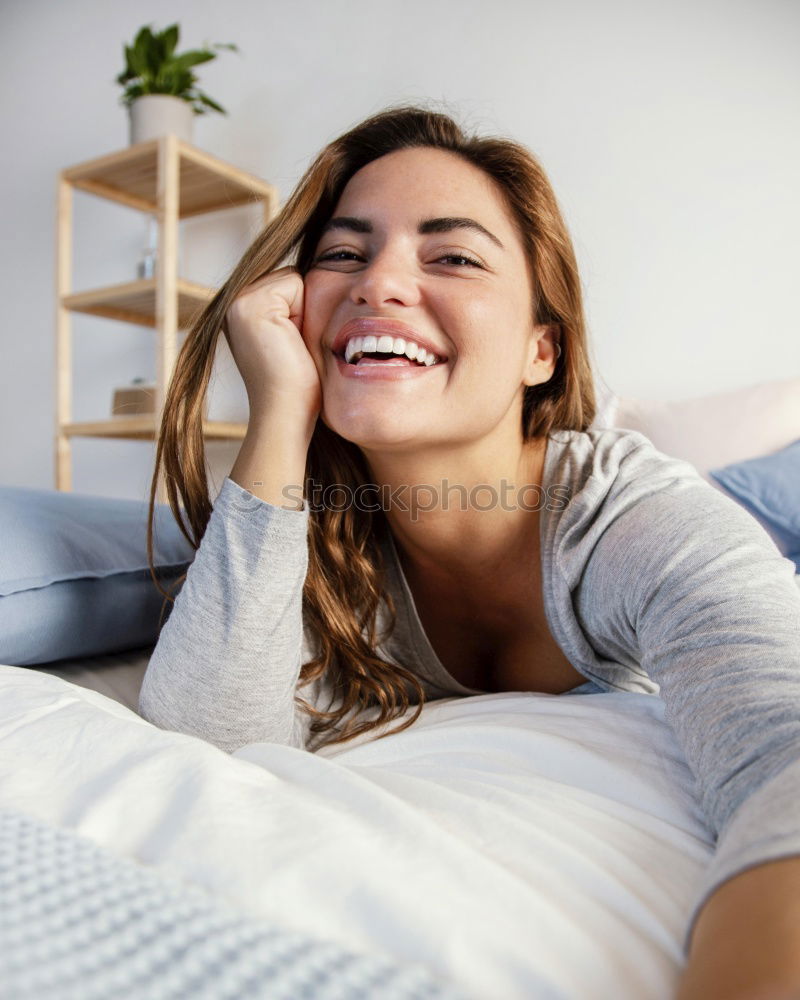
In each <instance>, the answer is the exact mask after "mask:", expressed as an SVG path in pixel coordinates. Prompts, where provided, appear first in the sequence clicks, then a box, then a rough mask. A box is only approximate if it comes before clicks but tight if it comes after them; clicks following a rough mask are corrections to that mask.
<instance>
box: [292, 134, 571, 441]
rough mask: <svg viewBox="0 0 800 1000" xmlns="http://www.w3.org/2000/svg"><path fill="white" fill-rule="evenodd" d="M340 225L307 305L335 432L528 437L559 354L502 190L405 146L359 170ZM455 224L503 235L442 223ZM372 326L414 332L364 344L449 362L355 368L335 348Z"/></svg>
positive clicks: (307, 284) (460, 164) (459, 163)
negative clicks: (347, 334) (541, 322)
mask: <svg viewBox="0 0 800 1000" xmlns="http://www.w3.org/2000/svg"><path fill="white" fill-rule="evenodd" d="M333 219H334V220H336V219H344V220H345V221H344V222H342V223H339V224H335V225H334V227H332V228H329V229H328V230H327V231H326V232H324V233H323V235H322V237H321V239H320V241H319V243H318V245H317V247H316V251H315V253H314V255H313V257H312V262H311V266H310V269H309V271H308V273H307V275H306V277H305V281H304V288H305V290H304V304H303V338H304V340H305V343H306V345H307V347H308V349H309V351H310V352H311V354H312V356H313V358H314V361H315V364H316V365H317V369H318V371H319V373H320V378H321V382H322V396H323V405H322V412H321V416H322V419H323V420H324V422H325V423H326V424H327V426H328V427H330V428H331V429H332V430H334V431H335V432H336V433H338V434H340V435H341V436H342V437H343V438H345V439H346V440H348V441H352V442H354V443H355V444H357V445H360V446H362V447H364V448H365V449H367V450H369V449H380V450H382V451H385V450H395V451H402V450H407V449H408V448H409V447H410V446H412V445H413V446H415V447H416V446H425V445H428V446H432V445H437V444H438V445H445V446H446V445H447V444H456V443H468V442H470V441H474V440H477V439H478V438H481V437H486V436H487V435H492V434H493V433H495V434H496V433H498V430H499V428H501V427H502V428H504V429H505V430H508V429H509V428H511V427H513V428H514V430H515V432H516V433H517V435H519V433H520V431H519V427H520V413H521V405H522V393H523V391H524V388H525V386H526V385H533V384H536V383H538V382H544V381H546V380H547V379H548V378H549V377H550V375H551V373H552V364H551V359H552V350H551V341H550V331H549V328H547V327H535V326H534V325H533V321H532V291H531V283H530V278H529V275H528V270H527V263H526V258H525V256H524V253H523V249H522V244H521V242H520V240H519V237H518V236H517V233H516V230H515V228H514V223H513V219H512V217H511V215H510V212H509V210H508V208H507V207H506V204H505V201H504V199H503V196H502V194H501V192H500V191H499V189H498V188H496V187H495V182H494V181H493V180H492V179H491V178H490V177H488V176H487V175H486V174H484V173H483V171H481V170H479V169H478V168H477V167H474V166H472V164H469V163H467V162H466V161H465V160H463V159H461V157H459V156H458V155H456V154H454V153H450V152H447V151H445V150H440V149H432V148H427V147H426V148H416V149H404V150H398V151H396V152H393V153H390V154H387V155H386V156H383V157H381V158H380V159H378V160H374V161H373V162H371V163H369V164H367V165H366V166H365V167H363V168H362V169H361V170H359V171H358V172H357V173H356V174H354V175H353V177H352V178H351V179H350V181H349V183H348V184H347V186H346V187H345V189H344V191H343V193H342V196H341V198H340V200H339V203H338V205H337V206H336V210H335V212H334V213H333ZM448 219H471V220H474V221H475V222H477V223H479V225H480V226H481V227H483V228H484V229H485V230H487V232H488V234H491V235H487V234H484V233H482V232H480V231H478V230H477V229H474V228H469V227H468V226H464V225H459V226H457V227H455V228H450V226H449V225H448V224H447V223H444V222H439V223H433V222H430V221H429V220H448ZM353 220H359V221H358V222H353ZM492 237H494V239H493V238H492ZM367 318H370V319H374V320H385V319H388V320H395V321H400V323H401V324H405V326H398V325H395V326H393V327H391V326H387V327H386V328H384V329H381V327H380V324H379V323H378V324H376V327H375V328H374V329H372V328H371V327H367V328H362V329H361V330H359V329H358V328H357V327H356V328H354V329H353V335H360V336H367V335H370V334H371V335H373V336H375V337H376V341H380V338H381V336H384V337H387V336H391V337H392V338H393V341H394V340H396V338H403V339H404V340H405V341H406V342H408V341H409V340H414V339H415V337H416V340H417V341H418V342H419V343H420V344H421V345H425V344H427V345H428V346H429V347H430V348H432V349H433V351H434V353H435V354H436V355H437V356H439V357H443V358H444V359H445V360H443V361H441V362H439V363H437V364H435V365H433V366H419V365H417V364H416V363H413V364H412V363H411V362H410V361H409V360H408V358H407V357H406V359H405V361H395V362H393V363H392V364H391V365H388V366H387V365H386V364H382V365H380V364H374V365H372V364H370V363H369V362H362V363H361V364H360V365H359V366H357V367H355V366H352V365H347V364H346V362H345V361H344V360H343V359H339V358H337V357H336V355H335V354H334V353H333V351H332V347H333V346H334V341H335V340H336V339H337V336H338V337H339V339H341V335H342V329H343V327H344V326H345V324H346V323H348V322H349V321H351V320H358V319H367ZM545 334H546V335H545ZM543 335H545V336H543ZM540 338H542V340H543V343H544V344H545V345H546V346H544V347H542V348H541V353H542V359H539V360H538V361H537V357H538V350H539V343H538V342H539V339H540ZM385 345H386V341H384V346H385ZM338 346H339V345H338V343H337V350H338ZM398 346H401V345H398ZM412 351H413V349H412ZM341 352H342V353H344V344H341Z"/></svg>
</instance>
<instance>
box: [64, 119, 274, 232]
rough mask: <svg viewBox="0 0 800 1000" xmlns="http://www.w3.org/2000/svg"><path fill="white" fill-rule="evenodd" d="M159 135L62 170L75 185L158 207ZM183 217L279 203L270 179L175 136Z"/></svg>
mask: <svg viewBox="0 0 800 1000" xmlns="http://www.w3.org/2000/svg"><path fill="white" fill-rule="evenodd" d="M163 141H164V140H163V139H151V140H150V141H149V142H140V143H137V145H135V146H129V147H128V148H127V149H123V150H119V151H118V152H116V153H109V154H108V155H106V156H100V157H97V158H96V159H93V160H87V161H86V162H84V163H79V164H76V165H75V166H73V167H69V168H68V169H67V170H64V171H62V174H61V176H62V177H63V179H64V180H65V181H67V182H68V183H70V184H72V185H74V186H75V187H76V188H79V189H82V190H84V191H87V192H89V193H90V194H94V195H98V196H100V197H102V198H108V199H110V200H111V201H117V202H119V203H120V204H123V205H127V206H128V207H129V208H136V209H139V210H140V211H145V212H152V213H156V212H157V211H158V145H159V143H160V142H163ZM176 142H177V146H178V157H179V177H180V180H179V187H180V197H179V204H178V217H179V218H181V219H185V218H188V217H190V216H193V215H201V214H203V213H205V212H216V211H218V210H220V209H224V208H235V207H236V206H238V205H250V204H255V203H258V202H262V201H264V200H266V201H268V202H269V203H270V204H272V205H277V203H278V191H277V188H276V187H275V186H274V185H273V184H269V183H268V182H267V181H264V180H262V179H261V178H260V177H256V176H255V174H250V173H248V172H247V171H245V170H240V169H239V168H238V167H234V166H231V165H230V164H229V163H226V162H225V161H224V160H220V159H218V158H217V157H216V156H212V155H211V154H210V153H206V152H205V151H204V150H202V149H198V148H197V147H196V146H193V145H192V144H191V143H188V142H183V141H182V140H177V139H176Z"/></svg>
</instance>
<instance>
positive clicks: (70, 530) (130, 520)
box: [0, 486, 195, 667]
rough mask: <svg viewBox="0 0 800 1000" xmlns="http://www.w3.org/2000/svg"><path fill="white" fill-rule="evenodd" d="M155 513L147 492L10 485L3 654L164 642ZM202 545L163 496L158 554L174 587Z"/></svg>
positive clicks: (50, 655) (1, 535)
mask: <svg viewBox="0 0 800 1000" xmlns="http://www.w3.org/2000/svg"><path fill="white" fill-rule="evenodd" d="M147 515H148V503H147V501H144V500H116V499H112V498H108V497H95V496H88V495H84V494H77V493H63V492H60V491H58V490H37V489H26V488H25V487H20V486H4V487H0V539H2V543H1V547H0V663H2V664H8V665H11V666H22V667H24V666H30V665H31V664H37V663H49V662H51V661H52V660H61V659H65V658H74V657H88V656H97V655H100V654H105V653H116V652H121V651H123V650H126V649H135V648H136V647H139V646H147V645H151V644H154V643H155V642H157V640H158V633H159V620H160V618H161V612H162V608H163V607H164V601H165V598H164V597H163V596H162V594H161V593H159V591H158V590H157V589H156V586H155V584H154V583H153V580H152V578H151V576H150V571H149V569H148V564H147ZM194 554H195V550H194V549H193V548H192V546H191V545H190V544H189V542H188V541H187V539H186V538H185V537H184V535H183V533H182V532H181V530H180V528H179V527H178V524H177V522H176V521H175V518H174V517H173V516H172V511H171V510H170V508H169V505H168V504H156V507H155V523H154V529H153V561H154V563H155V566H156V570H157V573H156V575H157V577H158V581H159V583H160V585H161V586H162V587H163V588H164V589H165V590H167V591H168V592H169V593H172V594H175V593H177V590H178V589H179V588H176V589H174V590H173V589H171V585H173V584H174V583H175V581H176V579H177V578H178V577H180V576H181V575H182V574H183V573H184V572H185V571H186V568H187V567H188V566H189V564H190V563H191V562H192V560H193V559H194ZM171 608H172V604H171V603H170V602H167V604H166V607H165V608H164V619H163V621H166V619H167V617H168V615H169V611H170V610H171ZM163 621H162V622H161V625H163Z"/></svg>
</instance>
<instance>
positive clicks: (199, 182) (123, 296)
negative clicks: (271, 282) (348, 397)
mask: <svg viewBox="0 0 800 1000" xmlns="http://www.w3.org/2000/svg"><path fill="white" fill-rule="evenodd" d="M75 188H77V189H78V190H80V191H86V192H88V193H89V194H92V195H95V196H97V197H99V198H105V199H108V200H110V201H115V202H117V203H119V204H121V205H125V206H127V207H128V208H134V209H137V210H139V211H141V212H145V213H147V214H148V215H152V216H154V217H155V219H156V221H157V224H158V247H157V257H156V275H155V277H154V278H147V279H142V280H138V281H128V282H124V283H122V284H117V285H110V286H106V287H103V288H95V289H89V290H85V291H78V292H76V291H74V290H73V289H72V287H71V286H72V245H73V232H72V230H73V218H72V216H73V211H72V208H73V190H74V189H75ZM255 203H261V204H262V207H263V213H264V223H265V224H266V223H267V222H269V221H270V219H272V218H273V217H274V215H275V214H276V212H277V210H278V192H277V188H275V187H274V186H273V185H272V184H268V183H267V182H266V181H263V180H261V179H260V178H259V177H256V176H254V175H252V174H249V173H246V172H245V171H243V170H240V169H238V168H237V167H234V166H232V165H231V164H229V163H226V162H224V161H223V160H220V159H217V158H216V157H214V156H211V155H210V154H209V153H206V152H204V151H203V150H200V149H197V148H196V147H195V146H192V145H191V144H189V143H186V142H184V141H182V140H180V139H178V137H177V136H174V135H166V136H163V137H162V138H160V139H153V140H151V141H150V142H142V143H139V144H138V145H136V146H130V147H128V148H127V149H123V150H120V151H118V152H116V153H110V154H108V155H107V156H101V157H99V158H97V159H94V160H89V161H87V162H85V163H80V164H78V165H77V166H73V167H70V168H68V169H67V170H63V171H61V173H60V174H59V177H58V196H57V225H56V233H57V239H56V303H57V308H56V366H55V367H56V428H55V431H56V435H55V436H56V441H55V480H56V489H58V490H65V491H71V490H72V439H73V438H75V437H103V438H128V439H131V440H141V441H144V440H147V441H154V440H155V439H156V438H157V436H158V427H159V426H160V423H161V414H162V413H163V409H164V400H165V397H166V388H167V386H168V385H169V381H170V378H171V377H172V372H173V369H174V366H175V361H176V358H177V353H178V349H177V335H178V331H179V330H184V329H186V328H188V327H189V326H191V324H192V321H193V319H194V318H195V317H196V315H197V313H198V312H199V310H201V309H202V308H203V306H204V305H205V304H206V303H207V302H208V301H209V300H210V299H211V298H213V296H214V294H215V292H216V290H215V289H213V288H207V287H205V286H203V285H198V284H196V283H195V282H192V281H187V280H186V279H185V278H180V277H179V276H178V273H177V264H178V236H179V230H178V223H179V221H180V220H181V219H185V218H189V217H191V216H195V215H201V214H205V213H207V212H218V211H220V210H221V209H228V208H237V207H239V206H241V205H252V204H255ZM76 312H77V313H87V314H89V315H92V316H103V317H105V318H108V319H114V320H119V321H121V322H123V323H135V324H136V325H137V326H143V327H151V328H155V329H156V331H157V338H156V393H155V413H154V414H152V415H147V416H130V417H123V416H114V417H111V418H107V419H101V420H92V421H82V422H75V421H73V419H72V313H76ZM246 429H247V425H246V424H239V423H229V422H225V421H211V420H206V421H204V423H203V434H204V436H205V437H207V438H208V439H213V440H236V439H241V438H243V437H244V435H245V431H246ZM157 500H158V502H159V503H165V502H166V491H165V489H164V483H163V480H162V478H159V483H158V488H157Z"/></svg>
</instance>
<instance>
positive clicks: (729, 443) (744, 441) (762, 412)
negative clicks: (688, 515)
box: [612, 378, 800, 485]
mask: <svg viewBox="0 0 800 1000" xmlns="http://www.w3.org/2000/svg"><path fill="white" fill-rule="evenodd" d="M613 421H614V422H613V425H612V426H614V427H624V428H628V429H630V430H635V431H640V432H641V433H642V434H644V435H645V437H648V438H649V439H650V440H651V441H652V442H653V444H654V445H655V446H656V448H658V450H659V451H662V452H664V454H666V455H671V456H673V457H675V458H682V459H683V460H684V461H687V462H691V464H692V465H694V467H695V468H696V469H697V471H698V472H699V473H700V475H701V476H703V477H704V478H705V479H706V480H707V481H708V482H711V483H712V485H713V480H712V479H711V477H710V476H709V475H708V472H709V470H710V469H717V468H720V467H721V466H724V465H731V464H732V463H734V462H743V461H745V460H746V459H749V458H758V457H759V456H761V455H768V454H770V453H772V452H773V451H778V450H780V449H781V448H785V447H786V446H787V445H789V444H791V443H792V441H796V440H797V439H798V438H800V378H790V379H782V380H780V381H774V382H761V383H758V384H757V385H751V386H745V387H743V388H741V389H734V390H732V391H728V392H719V393H714V394H713V395H709V396H698V397H694V398H692V399H681V400H675V401H670V402H650V401H648V400H646V399H636V398H634V397H631V396H622V397H618V398H617V406H616V411H615V413H614V415H613Z"/></svg>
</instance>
